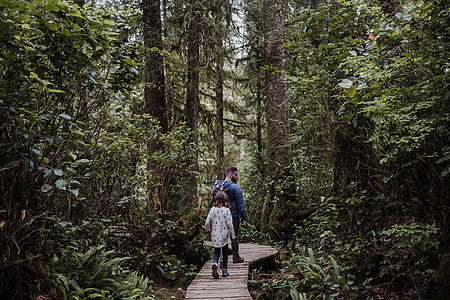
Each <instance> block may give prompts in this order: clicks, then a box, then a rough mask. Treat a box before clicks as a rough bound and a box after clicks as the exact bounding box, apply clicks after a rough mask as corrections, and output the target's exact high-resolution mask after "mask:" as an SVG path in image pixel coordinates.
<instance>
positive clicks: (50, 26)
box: [44, 22, 59, 31]
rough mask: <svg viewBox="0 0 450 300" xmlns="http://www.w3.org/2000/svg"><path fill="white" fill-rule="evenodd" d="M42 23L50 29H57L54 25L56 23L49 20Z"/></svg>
mask: <svg viewBox="0 0 450 300" xmlns="http://www.w3.org/2000/svg"><path fill="white" fill-rule="evenodd" d="M44 24H45V26H46V27H47V28H49V29H50V30H53V31H57V30H58V29H59V27H58V25H56V24H53V23H50V22H45V23H44Z"/></svg>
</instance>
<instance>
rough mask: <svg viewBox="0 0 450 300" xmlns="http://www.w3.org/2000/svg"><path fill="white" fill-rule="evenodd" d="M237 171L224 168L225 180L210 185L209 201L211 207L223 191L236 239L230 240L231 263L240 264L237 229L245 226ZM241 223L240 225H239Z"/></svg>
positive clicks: (242, 199) (242, 200) (234, 168)
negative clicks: (211, 195) (225, 195)
mask: <svg viewBox="0 0 450 300" xmlns="http://www.w3.org/2000/svg"><path fill="white" fill-rule="evenodd" d="M237 177H238V170H237V168H236V167H227V168H225V179H224V180H216V181H214V182H213V183H212V184H211V189H212V190H213V197H212V199H211V207H212V206H213V204H214V202H215V196H216V194H217V192H218V191H224V192H225V193H226V194H227V196H228V201H229V202H230V206H231V216H232V218H233V228H234V234H235V236H236V238H234V239H233V240H231V251H232V253H233V263H241V262H243V261H244V259H243V258H242V257H240V255H239V229H240V225H241V224H242V226H246V225H247V221H246V218H245V208H244V196H243V194H242V190H241V187H240V186H239V185H238V184H237ZM241 221H242V223H241Z"/></svg>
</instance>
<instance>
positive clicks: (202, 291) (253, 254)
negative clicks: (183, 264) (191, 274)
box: [185, 243, 278, 300]
mask: <svg viewBox="0 0 450 300" xmlns="http://www.w3.org/2000/svg"><path fill="white" fill-rule="evenodd" d="M277 253H278V250H276V249H274V248H272V247H269V246H263V245H258V244H246V243H239V255H240V256H241V257H243V258H244V259H245V261H244V262H243V263H238V264H234V263H233V259H232V256H231V255H230V256H229V257H228V273H230V276H228V277H222V271H221V270H220V269H219V270H218V272H219V276H220V277H219V279H214V278H213V277H212V269H211V266H212V263H213V261H212V260H209V261H207V262H206V263H205V265H204V266H203V268H202V269H201V270H200V272H199V273H198V274H197V277H195V279H194V281H192V283H191V284H190V285H189V287H188V288H187V292H186V298H185V299H187V300H194V299H195V300H197V299H198V300H204V299H211V300H213V299H216V300H217V299H239V300H246V299H249V300H251V299H252V297H251V296H250V293H249V291H248V287H247V280H248V269H249V264H252V263H256V262H258V261H261V260H263V259H267V258H270V257H273V256H275V255H276V254H277ZM211 256H212V254H211Z"/></svg>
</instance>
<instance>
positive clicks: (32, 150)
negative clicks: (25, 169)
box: [31, 148, 42, 156]
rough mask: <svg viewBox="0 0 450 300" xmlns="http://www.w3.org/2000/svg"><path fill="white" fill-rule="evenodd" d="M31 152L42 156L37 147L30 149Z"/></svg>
mask: <svg viewBox="0 0 450 300" xmlns="http://www.w3.org/2000/svg"><path fill="white" fill-rule="evenodd" d="M31 152H33V153H34V154H35V155H37V156H42V153H41V151H39V150H38V149H35V148H33V149H31Z"/></svg>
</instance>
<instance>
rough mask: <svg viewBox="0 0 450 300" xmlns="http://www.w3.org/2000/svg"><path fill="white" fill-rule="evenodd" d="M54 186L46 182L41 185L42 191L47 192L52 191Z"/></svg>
mask: <svg viewBox="0 0 450 300" xmlns="http://www.w3.org/2000/svg"><path fill="white" fill-rule="evenodd" d="M52 188H53V187H52V186H51V185H50V184H47V183H46V184H44V185H43V186H42V187H41V192H43V193H47V192H49V191H51V189H52Z"/></svg>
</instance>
